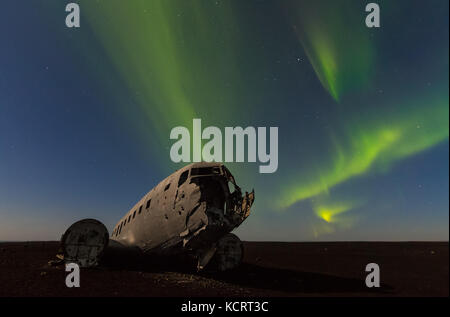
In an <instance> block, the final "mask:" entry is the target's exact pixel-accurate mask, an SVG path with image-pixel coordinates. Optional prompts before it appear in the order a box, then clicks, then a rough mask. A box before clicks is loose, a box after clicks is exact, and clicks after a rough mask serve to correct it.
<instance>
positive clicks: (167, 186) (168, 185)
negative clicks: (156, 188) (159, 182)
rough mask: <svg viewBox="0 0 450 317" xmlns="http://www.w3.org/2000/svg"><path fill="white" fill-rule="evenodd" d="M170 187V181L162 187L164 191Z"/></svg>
mask: <svg viewBox="0 0 450 317" xmlns="http://www.w3.org/2000/svg"><path fill="white" fill-rule="evenodd" d="M169 187H170V183H169V184H167V185H166V187H165V188H164V191H166V190H168V189H169Z"/></svg>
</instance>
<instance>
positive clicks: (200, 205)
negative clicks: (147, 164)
mask: <svg viewBox="0 0 450 317" xmlns="http://www.w3.org/2000/svg"><path fill="white" fill-rule="evenodd" d="M254 199H255V194H254V191H252V192H251V193H247V192H246V193H245V194H244V195H243V194H242V192H241V189H240V188H239V186H238V185H237V184H236V182H235V180H234V177H233V175H232V174H231V173H230V171H229V170H228V169H227V168H226V167H225V166H224V164H222V163H205V162H201V163H193V164H190V165H187V166H185V167H183V168H181V169H179V170H178V171H176V172H174V173H173V174H172V175H170V176H168V177H167V178H166V179H164V180H163V181H161V182H160V183H159V184H158V185H157V186H156V187H154V188H153V189H152V190H150V191H149V192H148V193H147V194H146V195H145V196H144V197H142V199H141V200H139V201H138V202H137V203H136V204H135V205H134V206H133V208H131V209H130V210H129V211H128V212H127V213H126V214H125V216H124V217H123V218H122V219H121V220H120V221H119V222H118V223H117V224H116V226H115V228H114V230H113V232H112V234H111V236H110V239H111V243H110V244H111V245H112V246H113V245H115V246H116V247H119V248H121V247H124V248H132V249H134V250H139V251H140V252H143V253H146V254H155V255H157V254H161V255H164V254H167V255H173V254H178V253H188V254H189V255H192V256H194V257H195V258H196V259H197V260H198V265H197V268H198V269H199V270H200V269H203V268H204V267H205V266H206V265H207V264H208V262H209V261H210V260H211V259H213V258H214V255H215V253H216V251H217V252H218V253H220V252H222V251H220V252H219V251H218V250H222V249H224V247H223V246H224V245H233V246H238V245H241V244H239V243H240V240H239V238H237V237H236V236H235V235H231V236H230V235H229V233H230V232H231V231H232V230H233V229H234V228H236V227H238V226H239V225H240V224H241V223H242V222H243V221H244V220H245V219H246V218H247V217H248V216H249V214H250V207H251V206H252V204H253V202H254ZM237 241H239V243H238V242H237ZM239 248H241V247H240V246H238V247H233V248H228V249H230V250H233V252H234V253H233V254H234V256H233V258H235V259H238V261H234V260H233V261H234V262H233V261H231V262H230V263H234V264H233V265H231V264H230V263H225V264H224V263H218V265H217V266H218V268H219V269H223V268H225V269H229V268H231V267H232V266H236V263H237V262H240V260H241V255H239V254H240V253H239V252H238V251H236V250H238V249H239ZM220 254H221V255H220V257H221V258H224V259H225V258H226V257H224V256H223V252H222V253H220ZM220 257H219V258H220ZM218 261H219V262H220V259H219V260H218ZM218 261H217V260H216V261H214V262H218ZM235 262H236V263H235Z"/></svg>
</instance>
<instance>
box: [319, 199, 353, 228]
mask: <svg viewBox="0 0 450 317" xmlns="http://www.w3.org/2000/svg"><path fill="white" fill-rule="evenodd" d="M326 199H327V201H326V202H323V201H321V202H318V203H315V204H314V205H313V209H314V213H315V215H316V216H317V217H318V218H319V219H320V221H319V222H316V223H314V224H313V225H312V230H313V234H314V236H315V237H318V236H320V235H323V234H331V233H333V232H335V231H336V230H337V229H338V228H339V229H346V228H350V227H351V226H353V225H354V223H355V221H356V217H355V216H354V215H347V214H346V213H347V212H348V211H350V210H352V209H354V208H355V207H357V206H358V205H360V204H359V203H357V202H348V201H347V202H330V201H329V200H330V198H329V197H327V198H326Z"/></svg>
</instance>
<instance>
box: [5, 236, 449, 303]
mask: <svg viewBox="0 0 450 317" xmlns="http://www.w3.org/2000/svg"><path fill="white" fill-rule="evenodd" d="M58 245H59V244H58V242H20V243H0V296H183V297H185V296H188V297H190V296H448V295H449V292H448V288H449V276H448V271H449V265H448V263H449V257H448V251H449V245H448V242H401V243H397V242H395V243H386V242H335V243H328V242H327V243H325V242H324V243H278V242H245V243H244V245H245V257H244V263H243V264H242V266H241V267H240V268H239V269H237V270H236V271H234V272H227V273H222V274H217V273H211V272H209V273H208V272H204V273H200V274H195V273H190V272H189V271H187V270H186V269H185V268H183V267H180V266H178V267H177V266H176V265H175V266H170V267H163V268H159V269H158V268H156V267H146V266H144V265H140V266H139V265H138V266H136V265H132V266H129V267H120V268H113V267H99V268H95V269H82V270H81V287H80V288H71V289H69V288H67V287H66V286H65V276H66V272H65V271H64V267H63V266H58V267H54V266H49V265H48V264H47V262H48V261H49V260H51V259H54V256H55V254H56V252H57V249H58ZM371 262H375V263H377V264H379V266H380V269H381V282H382V287H381V288H379V289H369V288H367V287H366V286H365V282H364V280H365V276H366V274H367V273H366V272H365V270H364V269H365V266H366V264H367V263H371Z"/></svg>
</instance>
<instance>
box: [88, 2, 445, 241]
mask: <svg viewBox="0 0 450 317" xmlns="http://www.w3.org/2000/svg"><path fill="white" fill-rule="evenodd" d="M355 4H356V3H355V2H354V1H343V2H342V3H341V2H339V3H337V2H333V3H329V2H328V1H327V2H324V1H319V2H314V3H312V2H310V1H308V2H306V1H305V2H298V1H289V2H286V3H284V4H282V5H280V6H279V9H280V10H279V12H278V13H277V12H274V14H280V15H283V14H286V15H287V16H286V19H287V20H288V21H289V23H290V26H291V29H289V30H286V31H287V32H292V34H291V37H292V39H293V40H294V39H296V40H298V41H299V43H300V44H301V47H302V48H303V50H304V52H305V53H306V56H307V57H308V59H309V62H310V63H311V65H312V67H313V69H314V72H315V74H316V76H317V79H318V80H319V81H320V83H321V84H322V86H323V89H324V90H325V91H327V92H328V94H329V95H330V96H331V97H332V98H333V99H334V103H335V104H334V106H333V107H336V108H338V109H340V112H341V113H344V114H345V115H342V116H340V117H337V118H334V122H333V127H332V128H331V132H330V133H329V135H328V141H327V142H326V143H325V144H328V146H327V147H328V150H327V156H326V157H319V158H317V157H315V158H313V159H310V160H306V162H302V164H305V166H306V167H305V166H304V167H302V169H300V170H299V172H298V173H296V172H295V165H294V164H293V162H289V163H288V166H290V168H292V169H293V171H291V173H290V175H289V176H283V178H284V179H281V177H278V178H277V177H274V178H275V179H276V180H275V182H276V183H275V184H274V186H275V187H276V188H279V189H281V190H273V191H268V190H266V189H265V190H264V193H263V195H261V197H264V198H263V201H264V202H266V201H269V200H270V201H271V203H269V205H270V207H271V208H272V209H273V210H284V209H286V208H289V207H291V208H293V209H294V210H295V207H293V206H295V204H296V203H298V202H299V201H302V200H308V199H313V201H317V200H319V201H320V197H326V199H327V200H328V201H330V200H331V201H332V202H333V204H334V205H336V204H337V205H338V206H339V207H337V208H336V207H335V208H334V209H333V208H331V209H330V208H328V209H327V207H326V206H325V205H324V206H322V207H321V206H318V205H317V203H314V205H315V207H314V208H313V209H314V210H316V212H315V214H316V215H317V216H318V217H319V218H322V219H324V220H325V221H326V222H327V223H333V222H337V221H338V219H339V217H340V214H342V213H344V212H345V211H348V210H350V209H352V208H353V207H354V205H361V203H358V204H356V203H354V204H352V203H351V202H346V203H341V202H340V197H339V196H337V197H335V196H334V195H332V194H330V189H331V188H333V187H335V186H338V185H340V184H341V183H344V182H346V181H348V180H349V179H351V178H355V177H364V175H368V174H372V173H376V172H379V171H383V172H386V171H387V170H389V169H390V168H391V167H392V166H393V165H394V163H397V162H399V161H401V160H403V159H406V158H408V157H410V156H412V155H414V154H416V153H419V152H422V151H425V150H427V149H429V148H431V147H433V146H435V145H436V144H439V143H440V142H443V141H445V140H447V139H448V131H449V127H448V90H447V89H446V88H444V87H446V86H447V85H446V84H442V86H438V87H437V88H434V90H433V91H431V92H428V91H427V92H422V91H417V92H414V96H410V94H409V93H408V92H407V91H405V92H402V93H400V96H401V97H400V98H399V97H398V96H396V97H392V98H386V99H385V100H383V102H384V104H382V105H377V104H374V105H373V106H371V107H370V108H369V109H368V111H367V112H366V113H364V114H362V113H358V112H354V111H348V113H346V112H345V111H346V109H352V108H351V107H349V106H348V105H347V104H346V99H345V97H346V95H349V94H350V95H351V94H357V93H360V92H361V91H364V89H367V87H370V85H371V84H373V83H374V81H375V80H374V77H375V76H376V74H377V69H378V68H380V67H381V66H382V65H380V64H377V62H379V61H378V60H377V56H379V55H380V54H381V52H380V51H379V50H380V48H379V47H377V42H378V41H377V39H374V37H373V33H375V32H382V31H377V30H375V31H368V29H367V28H365V27H364V26H363V24H362V23H361V19H362V18H361V16H362V17H364V15H361V16H358V15H357V14H355V13H356V12H358V10H357V9H360V8H361V5H355ZM82 5H83V6H84V8H85V10H86V12H87V17H88V20H89V23H90V26H91V27H92V29H93V31H94V32H95V34H96V35H97V37H98V39H99V40H100V42H101V43H102V44H103V46H104V48H105V51H106V52H107V53H108V55H109V57H110V59H111V61H112V63H113V64H114V65H115V67H116V68H117V70H118V72H119V73H120V74H121V76H122V77H123V78H124V81H125V82H126V84H127V86H128V89H129V90H130V91H132V92H136V94H137V96H136V98H137V103H138V104H139V105H140V107H141V109H142V113H143V115H145V116H146V117H147V118H148V119H149V120H150V122H151V124H152V129H153V131H154V133H155V134H156V135H158V138H159V139H160V142H161V144H164V143H165V142H166V140H167V136H168V131H169V129H170V128H171V127H173V126H175V125H185V126H188V127H190V125H191V122H192V118H194V117H201V118H202V119H203V120H204V121H206V120H208V122H210V123H211V124H217V125H220V122H221V120H224V121H225V122H229V121H227V120H232V121H233V122H239V120H236V118H234V117H235V115H237V116H238V117H239V116H240V115H247V116H248V115H251V114H252V113H257V112H258V110H259V109H258V107H257V105H253V104H248V105H247V108H246V109H242V108H241V107H239V104H242V102H241V100H242V94H245V91H243V90H242V88H237V89H235V88H236V87H239V86H241V85H243V86H244V87H246V86H245V85H246V84H247V83H246V80H245V79H246V78H247V80H248V76H246V75H245V74H243V73H242V72H243V71H244V69H245V67H242V64H243V63H245V58H246V57H247V56H249V55H250V56H251V55H252V54H255V52H254V51H253V49H251V48H250V49H248V48H246V47H245V41H243V39H244V38H246V37H245V36H243V35H242V34H245V32H246V31H247V25H246V24H245V23H243V20H244V19H243V16H242V14H241V13H240V9H239V5H237V3H236V2H235V1H217V2H216V1H184V2H183V1H165V0H161V1H158V0H154V1H142V0H139V1H132V2H129V3H127V4H126V5H125V4H124V3H123V1H108V4H107V5H105V4H103V3H102V2H101V1H98V2H92V1H89V2H87V3H83V4H82ZM275 7H277V8H278V6H275ZM388 10H389V6H388V5H387V4H386V5H385V6H384V13H385V14H387V12H389V11H388ZM286 12H288V13H286ZM248 31H249V32H251V28H250V27H248ZM376 36H377V35H376ZM244 51H246V52H244ZM446 59H447V60H443V61H442V62H443V63H444V65H445V64H447V66H448V56H447V57H446ZM264 62H266V63H268V61H264V60H263V61H262V63H264ZM447 75H448V74H447ZM250 78H251V76H250ZM230 83H233V85H230ZM252 89H262V87H258V86H257V85H254V86H253V87H252ZM361 102H362V103H364V102H365V100H364V98H362V99H361ZM309 106H313V104H311V105H309ZM277 107H283V105H277ZM358 107H366V105H363V104H361V105H358ZM124 111H126V110H124ZM257 116H258V115H257ZM233 118H234V120H233ZM279 126H280V130H281V131H282V129H283V125H282V124H279ZM281 133H282V132H281ZM292 142H294V145H295V140H294V141H292ZM281 155H282V154H281ZM162 160H163V161H164V160H165V158H163V159H162ZM308 161H309V162H308ZM308 164H310V165H308ZM308 166H310V167H309V168H307V167H308ZM239 170H240V171H241V173H244V174H249V173H248V172H244V171H242V170H241V168H239ZM305 170H307V171H308V172H306V173H305ZM247 177H248V176H247ZM277 183H278V184H277ZM256 187H257V186H256ZM314 198H316V200H314ZM354 200H355V199H354ZM274 202H275V203H274ZM317 210H319V211H317ZM320 210H322V211H320ZM324 210H325V211H324ZM326 210H331V211H326ZM327 215H328V216H327ZM331 215H332V216H331ZM316 226H317V225H316ZM330 230H332V229H330V228H327V229H326V230H322V231H325V232H327V231H330ZM316 231H317V228H316V229H315V232H316ZM319 233H320V232H319Z"/></svg>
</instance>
